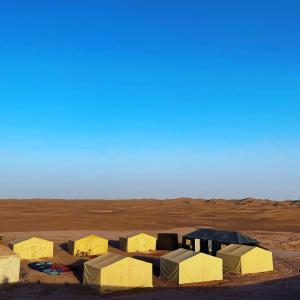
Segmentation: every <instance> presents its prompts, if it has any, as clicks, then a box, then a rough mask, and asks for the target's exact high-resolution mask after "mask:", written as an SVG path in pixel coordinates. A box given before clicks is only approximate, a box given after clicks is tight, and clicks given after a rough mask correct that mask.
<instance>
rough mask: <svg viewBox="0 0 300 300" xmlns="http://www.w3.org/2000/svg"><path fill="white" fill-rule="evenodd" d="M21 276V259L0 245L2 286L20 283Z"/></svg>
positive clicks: (0, 279)
mask: <svg viewBox="0 0 300 300" xmlns="http://www.w3.org/2000/svg"><path fill="white" fill-rule="evenodd" d="M19 276H20V257H19V256H18V255H17V254H15V253H13V252H12V251H11V250H10V249H9V248H8V247H6V246H4V245H3V244H0V284H1V283H12V282H18V281H19Z"/></svg>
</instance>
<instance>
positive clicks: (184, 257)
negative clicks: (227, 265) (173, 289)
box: [160, 248, 223, 284]
mask: <svg viewBox="0 0 300 300" xmlns="http://www.w3.org/2000/svg"><path fill="white" fill-rule="evenodd" d="M160 275H161V277H162V278H165V279H168V280H172V281H175V282H177V283H178V284H184V283H193V282H204V281H214V280H222V279H223V268H222V259H220V258H218V257H214V256H210V255H207V254H205V253H196V252H194V251H191V250H186V249H182V248H181V249H177V250H175V251H173V252H170V253H168V254H166V255H163V256H161V258H160Z"/></svg>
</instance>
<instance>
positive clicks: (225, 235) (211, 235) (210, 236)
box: [184, 228, 258, 245]
mask: <svg viewBox="0 0 300 300" xmlns="http://www.w3.org/2000/svg"><path fill="white" fill-rule="evenodd" d="M184 237H186V238H191V239H194V238H196V239H205V240H212V241H218V242H221V243H228V244H240V245H243V244H246V245H258V241H257V240H255V239H252V238H250V237H248V236H246V235H244V234H241V233H239V232H236V231H223V230H215V229H209V228H201V229H198V230H196V231H193V232H190V233H188V234H186V235H184Z"/></svg>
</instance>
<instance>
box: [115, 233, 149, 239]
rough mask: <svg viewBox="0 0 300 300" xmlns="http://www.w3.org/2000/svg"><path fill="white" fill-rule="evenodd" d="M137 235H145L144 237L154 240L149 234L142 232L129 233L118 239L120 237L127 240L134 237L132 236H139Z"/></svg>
mask: <svg viewBox="0 0 300 300" xmlns="http://www.w3.org/2000/svg"><path fill="white" fill-rule="evenodd" d="M139 234H145V235H148V236H150V237H153V238H154V236H153V235H150V234H148V233H144V232H131V233H129V234H127V235H122V236H120V237H121V238H125V239H128V238H131V237H134V236H136V235H139Z"/></svg>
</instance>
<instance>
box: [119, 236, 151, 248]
mask: <svg viewBox="0 0 300 300" xmlns="http://www.w3.org/2000/svg"><path fill="white" fill-rule="evenodd" d="M119 242H120V249H122V250H123V251H125V252H149V251H155V250H156V238H155V237H154V236H152V235H149V234H145V233H131V234H128V235H125V236H121V237H120V238H119Z"/></svg>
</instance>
